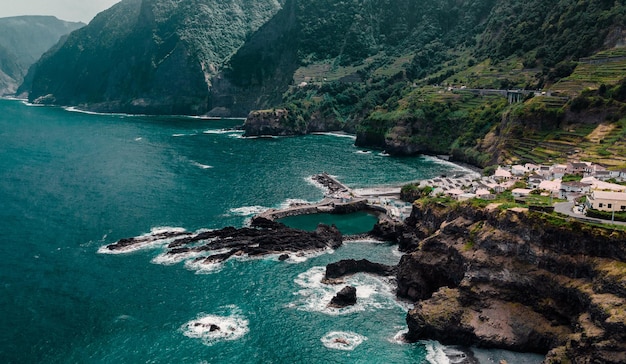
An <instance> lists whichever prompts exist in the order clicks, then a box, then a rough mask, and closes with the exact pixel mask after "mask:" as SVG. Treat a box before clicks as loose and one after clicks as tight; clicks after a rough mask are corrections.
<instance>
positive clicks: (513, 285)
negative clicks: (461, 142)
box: [375, 202, 626, 363]
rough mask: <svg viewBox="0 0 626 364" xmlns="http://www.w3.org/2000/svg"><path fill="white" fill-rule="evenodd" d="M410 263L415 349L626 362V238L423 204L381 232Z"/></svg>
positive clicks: (541, 218) (404, 289)
mask: <svg viewBox="0 0 626 364" xmlns="http://www.w3.org/2000/svg"><path fill="white" fill-rule="evenodd" d="M375 232H377V234H382V235H383V236H385V238H387V239H389V238H390V237H391V238H395V240H396V241H398V242H399V244H400V249H401V250H402V251H404V252H406V254H405V255H404V256H403V258H402V259H401V261H400V263H399V264H398V267H397V284H398V288H397V294H398V297H400V298H403V299H407V300H409V301H411V302H414V303H415V307H414V309H412V310H411V311H410V312H409V313H408V315H407V324H408V327H409V332H408V334H407V335H406V337H407V339H408V340H420V339H431V340H432V339H434V340H438V341H440V342H442V343H444V344H457V345H477V346H480V347H487V348H502V349H508V350H513V351H524V352H536V353H540V354H546V355H547V356H546V360H545V361H546V362H548V363H569V362H576V363H600V362H601V363H624V362H626V232H625V231H623V230H613V229H610V228H603V227H596V226H591V225H587V224H583V223H580V222H577V221H569V220H564V219H561V218H559V217H556V216H553V215H548V214H543V213H539V212H529V211H526V210H500V209H498V208H497V207H496V206H488V207H486V208H485V207H477V206H472V205H471V204H461V205H458V204H455V205H454V206H446V205H442V204H439V203H437V202H428V203H416V204H415V205H414V208H413V213H412V214H411V216H410V217H409V218H408V219H407V220H406V221H405V224H399V225H395V226H391V225H389V224H388V223H387V225H386V226H378V227H377V228H376V229H375Z"/></svg>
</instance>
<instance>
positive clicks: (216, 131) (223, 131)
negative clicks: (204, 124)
mask: <svg viewBox="0 0 626 364" xmlns="http://www.w3.org/2000/svg"><path fill="white" fill-rule="evenodd" d="M203 133H204V134H234V133H238V134H237V136H239V134H241V133H243V130H242V131H239V130H233V129H209V130H205V131H203Z"/></svg>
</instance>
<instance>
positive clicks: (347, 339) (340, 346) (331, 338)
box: [321, 331, 367, 351]
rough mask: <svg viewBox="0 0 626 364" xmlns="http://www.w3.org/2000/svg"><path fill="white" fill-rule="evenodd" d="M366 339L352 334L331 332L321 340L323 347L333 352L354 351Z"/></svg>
mask: <svg viewBox="0 0 626 364" xmlns="http://www.w3.org/2000/svg"><path fill="white" fill-rule="evenodd" d="M365 340H367V337H365V336H363V335H359V334H356V333H354V332H343V331H331V332H329V333H328V334H326V335H324V336H323V337H322V338H321V341H322V343H323V344H324V346H325V347H327V348H329V349H335V350H346V351H351V350H354V349H355V348H356V347H357V346H359V345H361V343H363V341H365Z"/></svg>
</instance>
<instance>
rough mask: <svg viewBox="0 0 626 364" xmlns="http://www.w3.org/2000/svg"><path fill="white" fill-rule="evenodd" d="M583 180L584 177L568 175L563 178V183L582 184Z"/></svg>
mask: <svg viewBox="0 0 626 364" xmlns="http://www.w3.org/2000/svg"><path fill="white" fill-rule="evenodd" d="M581 179H583V176H582V175H579V174H566V175H565V176H563V178H561V181H562V182H580V180H581Z"/></svg>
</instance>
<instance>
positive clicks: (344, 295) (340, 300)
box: [328, 286, 356, 308]
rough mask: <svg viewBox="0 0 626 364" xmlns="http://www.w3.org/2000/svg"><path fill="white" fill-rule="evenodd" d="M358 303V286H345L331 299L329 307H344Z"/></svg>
mask: <svg viewBox="0 0 626 364" xmlns="http://www.w3.org/2000/svg"><path fill="white" fill-rule="evenodd" d="M354 304H356V288H354V287H352V286H345V287H343V288H342V289H341V291H339V292H337V294H336V295H335V297H333V299H332V300H330V303H329V304H328V307H334V308H344V307H347V306H352V305H354Z"/></svg>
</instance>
